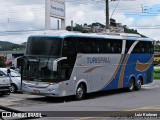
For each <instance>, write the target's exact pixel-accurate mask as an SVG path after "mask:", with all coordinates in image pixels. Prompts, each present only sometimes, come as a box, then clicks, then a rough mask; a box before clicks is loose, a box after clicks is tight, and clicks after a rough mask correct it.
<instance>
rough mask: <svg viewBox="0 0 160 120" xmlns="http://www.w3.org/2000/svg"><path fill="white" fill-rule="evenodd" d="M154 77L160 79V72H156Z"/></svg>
mask: <svg viewBox="0 0 160 120" xmlns="http://www.w3.org/2000/svg"><path fill="white" fill-rule="evenodd" d="M154 79H156V80H160V73H156V72H155V73H154Z"/></svg>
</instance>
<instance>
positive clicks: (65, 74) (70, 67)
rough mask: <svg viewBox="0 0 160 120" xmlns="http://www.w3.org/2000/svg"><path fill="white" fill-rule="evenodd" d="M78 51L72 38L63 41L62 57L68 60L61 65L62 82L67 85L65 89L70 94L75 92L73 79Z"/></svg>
mask: <svg viewBox="0 0 160 120" xmlns="http://www.w3.org/2000/svg"><path fill="white" fill-rule="evenodd" d="M76 55H77V52H76V49H75V46H74V42H73V39H72V38H65V39H64V41H63V48H62V57H67V59H65V60H62V61H61V63H60V71H61V80H62V81H64V83H65V85H66V86H65V89H66V91H67V92H68V94H70V93H71V92H73V90H74V87H73V78H72V76H73V75H72V74H73V72H74V64H75V61H76Z"/></svg>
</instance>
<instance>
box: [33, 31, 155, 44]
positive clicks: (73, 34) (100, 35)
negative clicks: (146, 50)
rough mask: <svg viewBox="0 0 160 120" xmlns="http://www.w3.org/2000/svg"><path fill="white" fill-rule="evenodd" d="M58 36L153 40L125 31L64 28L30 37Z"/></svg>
mask: <svg viewBox="0 0 160 120" xmlns="http://www.w3.org/2000/svg"><path fill="white" fill-rule="evenodd" d="M40 36H46V37H56V38H57V37H58V38H66V37H87V38H109V39H119V40H122V39H126V40H139V41H153V39H150V38H143V37H141V36H140V35H138V34H127V33H78V32H73V31H72V32H70V31H66V30H58V31H57V30H46V31H43V33H40V34H37V35H32V36H31V37H40Z"/></svg>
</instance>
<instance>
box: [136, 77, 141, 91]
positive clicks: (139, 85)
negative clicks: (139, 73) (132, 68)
mask: <svg viewBox="0 0 160 120" xmlns="http://www.w3.org/2000/svg"><path fill="white" fill-rule="evenodd" d="M141 86H142V79H141V78H138V80H137V83H136V85H135V90H137V91H138V90H140V89H141Z"/></svg>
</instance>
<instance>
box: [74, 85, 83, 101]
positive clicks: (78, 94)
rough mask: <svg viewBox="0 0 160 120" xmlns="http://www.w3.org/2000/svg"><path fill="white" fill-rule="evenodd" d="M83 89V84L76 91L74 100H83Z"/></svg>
mask: <svg viewBox="0 0 160 120" xmlns="http://www.w3.org/2000/svg"><path fill="white" fill-rule="evenodd" d="M85 92H86V91H85V87H84V85H83V84H79V85H78V87H77V90H76V96H75V97H76V99H77V100H82V99H83V98H84V95H85Z"/></svg>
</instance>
